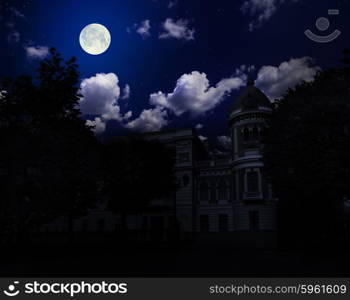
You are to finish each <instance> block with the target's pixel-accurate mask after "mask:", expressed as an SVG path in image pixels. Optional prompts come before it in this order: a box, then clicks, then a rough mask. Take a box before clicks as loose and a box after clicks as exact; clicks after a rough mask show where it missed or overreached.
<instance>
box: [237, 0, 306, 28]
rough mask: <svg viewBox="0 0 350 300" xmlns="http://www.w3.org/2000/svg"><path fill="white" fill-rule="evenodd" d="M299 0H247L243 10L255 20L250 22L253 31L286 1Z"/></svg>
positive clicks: (294, 0)
mask: <svg viewBox="0 0 350 300" xmlns="http://www.w3.org/2000/svg"><path fill="white" fill-rule="evenodd" d="M298 1H299V0H245V1H244V2H243V5H242V6H241V11H242V12H243V13H245V14H250V15H251V16H252V17H253V18H254V20H253V21H251V22H250V23H249V31H253V30H255V29H257V28H259V27H261V25H262V24H263V23H265V22H266V21H267V20H269V19H270V18H271V17H272V16H273V15H274V14H275V13H276V12H277V9H278V8H279V7H280V6H281V5H282V4H284V3H286V2H298Z"/></svg>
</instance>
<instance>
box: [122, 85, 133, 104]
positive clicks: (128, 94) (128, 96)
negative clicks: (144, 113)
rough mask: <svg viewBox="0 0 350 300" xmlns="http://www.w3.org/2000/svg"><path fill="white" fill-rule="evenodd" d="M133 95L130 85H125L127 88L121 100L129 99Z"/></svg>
mask: <svg viewBox="0 0 350 300" xmlns="http://www.w3.org/2000/svg"><path fill="white" fill-rule="evenodd" d="M130 95H131V89H130V86H129V85H128V84H126V85H125V87H124V88H123V95H122V96H121V97H120V99H123V100H125V99H129V98H130Z"/></svg>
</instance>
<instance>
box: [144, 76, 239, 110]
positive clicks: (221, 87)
mask: <svg viewBox="0 0 350 300" xmlns="http://www.w3.org/2000/svg"><path fill="white" fill-rule="evenodd" d="M243 84H244V81H243V79H242V78H240V77H232V78H225V79H222V80H220V81H219V82H218V83H217V84H216V85H215V86H210V83H209V80H208V78H207V75H206V74H205V73H200V72H198V71H193V72H192V73H190V74H184V75H182V76H181V77H180V78H179V79H178V80H177V82H176V86H175V88H174V91H173V92H172V93H168V94H167V93H163V92H161V91H160V92H158V93H154V94H151V95H150V104H152V105H154V106H159V107H163V108H166V109H168V110H170V111H171V112H173V113H174V114H175V115H176V116H180V115H182V114H184V113H186V112H189V113H190V114H191V115H192V116H198V115H201V114H204V113H206V112H207V111H209V110H211V109H213V108H214V107H216V106H217V105H219V104H220V103H221V102H222V101H223V99H224V98H225V96H226V95H227V94H228V93H230V92H231V91H232V90H234V89H238V88H239V87H241V86H242V85H243Z"/></svg>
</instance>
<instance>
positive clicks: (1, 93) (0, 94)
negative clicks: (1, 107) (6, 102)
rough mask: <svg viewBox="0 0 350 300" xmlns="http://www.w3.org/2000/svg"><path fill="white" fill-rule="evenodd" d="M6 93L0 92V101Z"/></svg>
mask: <svg viewBox="0 0 350 300" xmlns="http://www.w3.org/2000/svg"><path fill="white" fill-rule="evenodd" d="M6 93H7V92H6V91H5V90H2V91H1V90H0V100H2V99H5V96H6Z"/></svg>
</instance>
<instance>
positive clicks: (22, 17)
mask: <svg viewBox="0 0 350 300" xmlns="http://www.w3.org/2000/svg"><path fill="white" fill-rule="evenodd" d="M8 10H9V11H10V12H11V13H12V15H13V16H15V17H17V18H21V19H25V16H24V14H23V13H21V12H20V11H19V10H18V9H17V8H15V7H13V6H12V7H9V8H8Z"/></svg>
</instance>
